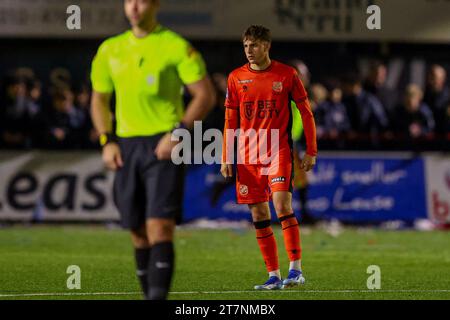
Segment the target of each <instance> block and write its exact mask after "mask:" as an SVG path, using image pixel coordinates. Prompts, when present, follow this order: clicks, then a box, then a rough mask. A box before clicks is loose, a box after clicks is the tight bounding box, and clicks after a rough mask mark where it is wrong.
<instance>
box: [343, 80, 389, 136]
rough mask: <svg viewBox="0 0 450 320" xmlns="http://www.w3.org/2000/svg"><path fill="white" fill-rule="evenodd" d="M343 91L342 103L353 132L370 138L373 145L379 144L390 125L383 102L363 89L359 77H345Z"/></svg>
mask: <svg viewBox="0 0 450 320" xmlns="http://www.w3.org/2000/svg"><path fill="white" fill-rule="evenodd" d="M342 89H343V93H344V98H343V100H342V102H343V103H344V105H345V107H346V109H347V114H348V117H349V120H350V126H351V130H352V131H353V132H355V133H357V134H358V135H360V136H361V135H362V136H363V137H366V136H369V137H370V140H371V142H372V144H376V143H378V140H379V138H380V135H381V133H382V132H384V130H385V129H386V128H387V127H388V125H389V120H388V117H387V115H386V112H385V111H384V108H383V106H382V104H381V102H380V101H379V100H378V98H377V97H375V96H374V95H373V94H371V93H369V92H367V91H365V90H364V89H363V87H362V84H361V80H360V79H359V77H358V76H357V75H348V76H345V77H344V78H343V81H342Z"/></svg>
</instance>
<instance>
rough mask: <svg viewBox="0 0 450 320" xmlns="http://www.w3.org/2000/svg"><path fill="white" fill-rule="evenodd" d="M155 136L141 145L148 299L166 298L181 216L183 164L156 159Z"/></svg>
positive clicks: (157, 139)
mask: <svg viewBox="0 0 450 320" xmlns="http://www.w3.org/2000/svg"><path fill="white" fill-rule="evenodd" d="M158 141H159V138H158V137H153V138H152V139H149V140H148V142H147V143H146V146H145V151H144V155H145V156H144V160H143V165H142V178H143V180H144V183H145V186H146V191H145V192H146V210H145V212H146V219H147V222H146V224H147V236H148V238H149V241H150V244H151V255H150V260H149V266H148V272H149V277H148V285H149V296H148V298H149V299H151V300H162V299H166V297H167V294H168V292H169V289H170V285H171V280H172V274H173V271H174V263H175V252H174V244H173V240H174V231H175V225H176V222H178V221H179V220H180V219H181V215H182V202H183V187H184V167H183V166H182V165H175V164H174V163H172V161H171V160H163V161H160V160H157V159H156V156H155V155H154V149H155V148H156V145H157V143H158Z"/></svg>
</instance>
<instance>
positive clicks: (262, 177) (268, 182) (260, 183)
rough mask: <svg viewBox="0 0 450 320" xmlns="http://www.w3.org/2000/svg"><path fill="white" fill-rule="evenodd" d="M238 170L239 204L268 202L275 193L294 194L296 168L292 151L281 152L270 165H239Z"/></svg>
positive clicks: (237, 193)
mask: <svg viewBox="0 0 450 320" xmlns="http://www.w3.org/2000/svg"><path fill="white" fill-rule="evenodd" d="M236 168H237V172H236V196H237V203H240V204H254V203H260V202H267V201H269V200H270V197H271V194H272V193H273V192H277V191H289V192H292V189H293V184H294V170H293V169H294V168H293V158H292V152H291V151H290V149H284V151H283V150H280V152H279V156H278V157H275V158H274V159H273V160H272V161H271V163H270V164H268V165H262V164H253V165H245V164H238V165H237V166H236Z"/></svg>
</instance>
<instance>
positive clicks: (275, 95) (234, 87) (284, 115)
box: [223, 60, 317, 161]
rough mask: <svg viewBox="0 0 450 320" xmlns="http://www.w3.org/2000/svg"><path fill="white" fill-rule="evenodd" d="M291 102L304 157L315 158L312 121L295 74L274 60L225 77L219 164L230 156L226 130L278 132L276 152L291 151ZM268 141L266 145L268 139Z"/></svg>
mask: <svg viewBox="0 0 450 320" xmlns="http://www.w3.org/2000/svg"><path fill="white" fill-rule="evenodd" d="M292 100H293V101H294V102H295V103H296V105H297V108H298V109H299V111H300V114H301V117H302V121H303V126H304V130H305V137H306V143H307V149H306V153H307V154H308V155H311V156H315V155H316V154H317V144H316V128H315V123H314V117H313V114H312V111H311V107H310V105H309V101H308V96H307V93H306V90H305V88H304V86H303V84H302V82H301V80H300V78H299V76H298V73H297V71H296V70H295V69H294V68H292V67H290V66H288V65H285V64H283V63H280V62H277V61H274V60H272V63H271V65H270V66H269V67H268V68H267V69H266V70H262V71H256V70H253V69H251V68H250V65H249V64H245V65H244V66H242V67H240V68H238V69H236V70H234V71H233V72H232V73H231V74H230V75H229V77H228V88H227V97H226V100H225V107H226V112H225V132H224V134H225V136H224V145H223V160H224V161H226V159H227V156H229V153H231V152H230V151H227V138H226V132H227V129H241V130H243V131H246V130H248V129H253V130H256V132H258V131H260V130H261V129H265V130H267V132H268V134H269V136H270V130H272V129H278V138H279V141H278V143H279V149H280V150H283V149H285V148H289V149H291V148H292V139H291V126H292V114H291V104H290V103H291V101H292ZM268 140H269V143H270V139H268ZM246 152H248V150H247V151H246Z"/></svg>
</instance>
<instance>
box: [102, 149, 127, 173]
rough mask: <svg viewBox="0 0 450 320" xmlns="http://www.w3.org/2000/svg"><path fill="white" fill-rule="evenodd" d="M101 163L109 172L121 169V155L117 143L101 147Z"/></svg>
mask: <svg viewBox="0 0 450 320" xmlns="http://www.w3.org/2000/svg"><path fill="white" fill-rule="evenodd" d="M102 158H103V163H104V164H105V165H106V167H107V168H108V169H110V170H114V171H115V170H117V169H119V168H122V167H123V160H122V154H121V153H120V148H119V145H118V144H117V143H114V142H110V143H107V144H106V145H105V146H104V147H103V152H102Z"/></svg>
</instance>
